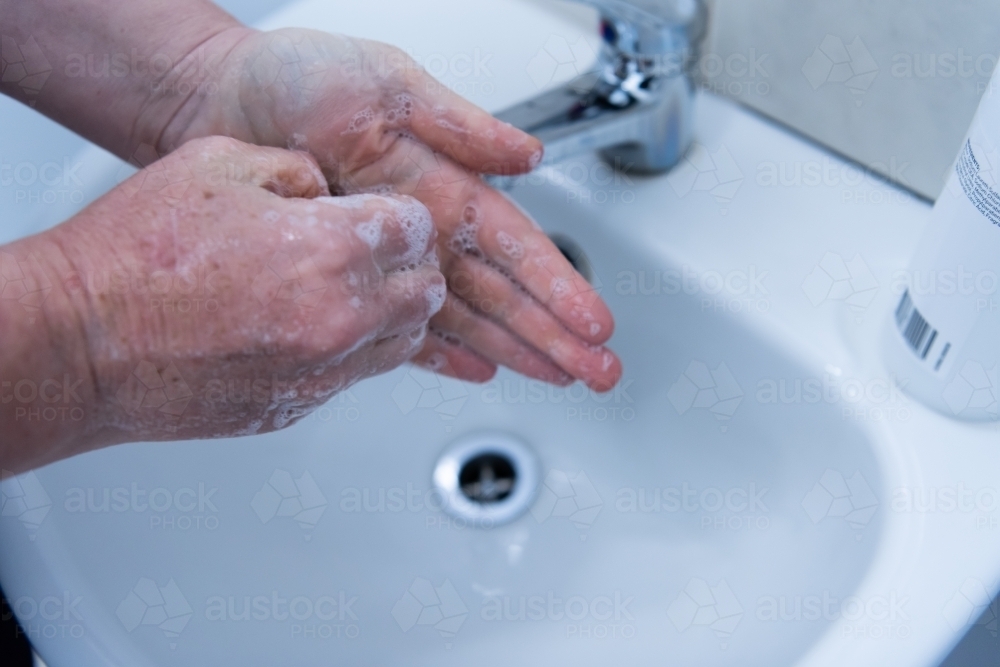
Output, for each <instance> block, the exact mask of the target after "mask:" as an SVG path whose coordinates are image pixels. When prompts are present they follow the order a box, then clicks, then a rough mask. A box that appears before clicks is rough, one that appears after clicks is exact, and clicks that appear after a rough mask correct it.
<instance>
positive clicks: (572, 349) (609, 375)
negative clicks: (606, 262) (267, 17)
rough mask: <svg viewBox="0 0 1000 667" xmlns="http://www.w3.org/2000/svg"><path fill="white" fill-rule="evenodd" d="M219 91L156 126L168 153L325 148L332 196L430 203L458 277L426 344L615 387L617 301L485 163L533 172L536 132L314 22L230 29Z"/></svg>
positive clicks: (480, 364)
mask: <svg viewBox="0 0 1000 667" xmlns="http://www.w3.org/2000/svg"><path fill="white" fill-rule="evenodd" d="M225 40H226V49H228V52H227V53H228V54H227V55H226V57H225V60H224V62H223V65H222V67H221V68H220V74H219V77H218V86H219V91H220V93H219V94H218V95H210V96H204V97H200V98H192V100H191V102H190V103H189V108H185V109H183V110H182V112H181V113H178V114H177V115H176V116H175V118H174V120H173V121H172V122H171V123H170V124H169V125H168V126H167V127H166V128H165V129H164V131H163V133H162V135H161V137H160V145H159V146H158V148H159V149H160V150H170V149H172V148H173V147H174V146H178V145H181V144H182V143H183V142H184V141H186V140H188V139H190V138H192V137H197V136H205V135H211V134H226V135H228V136H231V137H235V138H237V139H241V140H243V141H248V142H252V143H257V144H262V145H269V146H278V147H290V148H294V149H297V150H302V151H307V152H308V153H310V154H311V155H313V156H314V157H315V159H316V160H317V162H318V164H319V166H320V167H321V168H322V170H323V174H324V175H325V177H326V179H327V180H328V182H329V184H330V188H331V190H332V191H333V192H334V194H336V195H351V194H356V193H378V194H388V193H395V194H399V195H410V196H412V197H414V198H416V199H417V200H419V201H420V202H422V203H423V204H424V205H425V206H426V207H427V209H428V210H429V211H430V214H431V216H432V218H433V221H434V225H435V227H436V229H437V234H438V241H437V243H438V245H437V248H438V253H439V256H440V260H441V270H442V272H443V273H444V275H445V277H446V278H447V281H448V292H447V297H446V300H445V303H444V307H443V308H442V309H441V311H440V312H438V313H437V314H436V315H435V316H434V317H433V319H432V320H431V331H430V335H428V337H427V339H426V341H425V342H424V344H423V348H422V349H421V351H420V353H419V354H418V355H417V356H416V357H415V360H416V361H417V362H418V363H422V364H423V365H425V366H428V367H430V368H432V369H434V370H436V371H439V372H443V373H447V374H451V375H454V376H457V377H460V378H465V379H470V380H478V381H483V380H487V379H489V378H490V377H492V375H493V373H494V372H495V369H496V365H497V364H503V365H506V366H509V367H510V368H512V369H514V370H515V371H518V372H521V373H523V374H525V375H528V376H530V377H534V378H538V379H542V380H546V381H549V382H554V383H558V384H569V383H570V382H572V381H573V379H580V380H583V381H584V382H586V383H587V384H588V385H589V386H590V387H592V388H594V389H596V390H600V391H606V390H608V389H610V388H611V387H612V386H614V384H615V383H616V382H617V381H618V379H619V377H620V375H621V363H620V362H619V360H618V358H617V357H616V356H615V355H614V354H613V353H612V352H611V351H610V350H608V349H607V348H606V347H604V346H603V344H604V343H605V342H606V341H607V340H608V339H609V337H610V336H611V334H612V330H613V327H614V322H613V319H612V316H611V314H610V312H609V311H608V309H607V307H606V306H605V305H604V303H603V302H602V300H601V299H600V297H599V296H598V295H597V294H596V292H595V291H594V290H593V289H592V288H591V286H590V285H589V284H588V283H587V281H586V280H585V279H584V278H583V277H582V276H580V275H579V274H578V273H577V272H576V271H575V270H574V269H573V267H572V266H571V265H570V264H569V262H568V261H567V260H566V259H565V258H564V257H563V255H562V253H561V252H560V251H559V250H558V249H557V248H556V247H555V245H554V244H553V243H552V242H551V241H550V240H549V239H548V237H547V236H546V235H545V234H544V233H543V232H542V231H541V230H540V229H539V228H538V227H537V225H535V224H534V223H533V222H532V221H531V220H529V219H528V218H527V217H525V216H524V214H522V213H521V212H520V211H519V210H518V208H517V207H515V206H514V205H513V204H511V203H510V202H509V201H508V200H507V199H506V198H505V197H504V196H503V195H501V194H499V193H498V192H496V191H494V190H492V189H491V188H489V187H487V186H486V185H484V184H483V182H482V180H481V179H480V176H479V175H480V174H483V173H506V174H513V173H522V172H525V171H528V170H530V169H531V168H533V167H534V166H535V165H536V164H537V163H538V161H539V159H540V158H541V154H542V153H541V146H540V144H539V142H538V141H537V140H536V139H534V138H532V137H530V136H529V135H526V134H524V133H522V132H520V131H519V130H516V129H515V128H512V127H511V126H509V125H506V124H504V123H501V122H499V121H497V120H496V119H494V118H492V117H491V116H490V115H489V114H487V113H485V112H484V111H482V110H481V109H479V108H478V107H475V106H474V105H472V104H471V103H469V102H467V101H465V100H463V99H462V98H460V97H459V96H457V95H456V94H454V93H453V92H451V91H449V90H448V89H447V88H445V87H444V86H443V85H442V84H440V83H438V82H437V81H435V80H434V79H433V78H432V77H430V76H429V75H428V74H427V73H426V72H425V71H424V70H423V69H422V68H420V67H419V66H418V65H416V64H415V63H414V62H413V61H412V60H411V59H410V58H409V57H408V56H406V55H405V54H404V53H403V52H402V51H400V50H398V49H396V48H394V47H391V46H388V45H385V44H381V43H378V42H372V41H367V40H361V39H353V38H348V37H343V36H338V35H330V34H327V33H322V32H317V31H311V30H304V29H286V30H278V31H275V32H267V33H260V32H255V31H246V32H245V33H244V34H242V35H240V36H239V38H238V39H235V40H234V36H233V32H232V31H228V32H227V33H226V34H225Z"/></svg>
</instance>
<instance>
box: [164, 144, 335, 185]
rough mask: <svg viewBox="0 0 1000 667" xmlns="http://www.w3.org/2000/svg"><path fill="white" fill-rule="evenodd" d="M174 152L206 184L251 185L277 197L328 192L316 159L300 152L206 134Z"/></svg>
mask: <svg viewBox="0 0 1000 667" xmlns="http://www.w3.org/2000/svg"><path fill="white" fill-rule="evenodd" d="M178 154H179V155H180V156H181V157H182V158H183V160H184V164H186V165H193V169H194V170H195V171H200V172H202V175H203V176H204V181H205V183H207V184H208V185H214V184H218V185H253V186H256V187H259V188H263V189H265V190H268V191H269V192H272V193H274V194H276V195H279V196H281V197H303V198H312V197H318V196H320V195H327V194H330V190H329V188H328V187H327V183H326V178H325V177H324V176H323V172H322V170H321V169H320V168H319V165H318V164H317V163H316V160H315V159H313V158H312V156H310V155H308V154H307V153H303V152H300V151H289V150H284V149H281V148H270V147H263V146H253V145H251V144H246V143H243V142H242V141H237V140H236V139H230V138H228V137H206V138H202V139H195V140H192V141H189V142H187V143H186V144H184V146H182V147H181V149H180V150H179V151H178Z"/></svg>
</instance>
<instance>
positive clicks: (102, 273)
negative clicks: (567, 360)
mask: <svg viewBox="0 0 1000 667" xmlns="http://www.w3.org/2000/svg"><path fill="white" fill-rule="evenodd" d="M220 165H224V166H231V165H242V166H246V167H248V168H246V169H242V170H239V171H238V172H236V173H239V174H241V176H240V178H239V179H237V180H233V181H228V180H226V181H219V180H218V179H212V178H211V174H212V173H213V172H214V171H215V169H216V167H218V166H220ZM162 167H163V169H165V170H166V171H167V172H168V173H171V172H174V173H181V172H183V173H184V174H186V175H188V174H189V175H191V178H190V180H189V182H188V185H187V186H186V187H184V188H182V189H177V188H169V187H163V181H162V180H160V179H156V178H151V175H150V174H149V173H148V172H147V171H141V172H139V173H138V174H136V175H135V176H133V177H132V178H130V179H129V180H127V181H126V182H125V183H123V184H122V185H121V186H120V187H118V188H116V189H115V190H113V191H111V192H110V193H108V194H107V195H105V196H104V197H102V198H101V199H99V200H98V201H96V202H95V203H94V204H92V205H91V206H89V207H87V209H85V210H84V211H83V212H81V213H80V214H79V215H77V216H75V217H74V218H72V219H71V220H69V221H68V222H66V223H64V224H62V225H60V226H59V227H57V228H55V229H54V230H52V231H50V232H46V233H45V234H42V235H39V236H36V237H32V238H29V239H26V240H24V241H22V242H19V243H17V244H12V246H8V247H6V248H5V252H7V251H11V252H15V253H17V254H18V256H27V255H29V254H34V255H36V256H40V257H41V258H42V259H43V263H44V265H45V266H46V267H47V270H46V275H47V276H49V278H50V282H52V283H54V284H56V285H57V289H56V290H54V293H53V294H51V295H49V296H50V298H48V299H47V300H46V308H47V309H49V312H50V313H51V314H52V316H53V318H54V317H56V316H59V317H60V320H61V321H67V320H68V321H73V322H75V323H77V325H78V326H79V329H78V331H77V332H76V333H75V338H76V345H75V346H74V347H73V348H72V351H73V352H74V353H75V354H74V356H75V357H76V358H77V361H76V364H75V366H76V368H75V369H74V370H73V373H72V375H73V377H80V378H86V379H87V383H86V385H85V386H82V387H81V388H80V389H79V390H78V392H79V393H80V394H81V395H86V396H87V399H86V401H85V403H84V411H85V414H86V419H85V421H82V422H76V423H73V424H71V425H70V426H71V428H70V429H68V430H67V431H66V432H63V433H49V434H47V435H48V437H49V438H50V439H51V440H56V441H58V442H59V443H60V451H61V450H62V448H65V449H71V448H73V447H76V448H78V449H77V451H79V450H80V449H87V448H90V447H93V446H98V445H107V444H112V443H116V442H128V441H139V440H173V439H189V438H212V437H227V436H234V435H241V434H247V433H263V432H266V431H271V430H275V429H277V428H282V427H284V426H287V425H288V424H289V423H293V422H294V421H295V420H297V419H298V418H301V417H302V416H304V415H306V414H308V413H309V412H311V411H312V410H313V409H315V408H316V407H318V406H319V405H321V404H322V403H323V402H325V401H326V400H328V399H329V398H330V397H331V396H332V395H333V394H335V393H336V392H338V391H340V390H342V389H345V388H347V387H349V386H350V385H352V384H353V383H355V382H357V381H358V380H360V379H363V378H365V377H369V376H371V375H375V374H378V373H381V372H384V371H386V370H389V369H391V368H395V367H396V366H398V365H399V364H401V363H403V362H405V361H406V360H407V359H409V358H410V357H412V356H413V355H414V354H416V353H417V352H418V351H419V350H420V349H421V347H422V345H423V341H424V337H425V334H426V331H427V320H428V318H429V317H430V316H431V315H433V314H434V313H435V312H436V311H437V310H439V309H440V307H441V297H440V295H441V294H442V293H443V290H444V285H445V281H444V277H443V276H442V275H441V274H440V272H439V271H438V269H437V266H436V262H434V261H428V262H425V263H422V264H420V265H419V266H417V267H415V268H406V267H404V266H403V265H402V264H401V263H400V262H402V261H403V259H402V258H403V257H405V256H406V254H407V251H408V250H409V249H410V248H411V242H410V239H408V238H406V234H405V232H404V230H403V228H402V227H401V226H400V225H399V224H398V220H397V217H398V212H399V211H400V210H408V209H409V210H412V209H413V207H421V204H419V202H416V201H415V200H413V199H411V198H408V197H403V196H395V197H392V198H387V197H367V198H364V200H363V201H361V202H356V203H354V204H351V205H345V206H336V205H330V204H324V205H322V206H317V205H315V204H311V203H310V198H313V197H316V196H318V195H326V194H328V191H327V187H326V183H325V181H322V180H319V179H317V178H316V173H317V172H316V170H315V164H314V163H313V162H312V158H310V157H309V156H308V155H306V154H304V153H293V152H290V151H285V150H280V149H273V148H259V147H255V146H250V145H247V144H242V143H240V142H238V141H235V140H233V139H226V138H221V137H214V138H209V139H199V140H194V141H192V142H189V143H188V144H186V145H185V146H184V147H182V148H181V149H180V150H178V151H176V152H174V153H172V154H171V155H169V156H167V157H166V158H164V159H163V161H162ZM279 190H280V191H281V192H283V193H284V194H285V196H284V197H283V196H280V195H277V194H274V191H279ZM351 199H353V198H350V197H349V198H347V200H351ZM307 207H312V209H311V210H315V213H316V216H318V218H322V220H323V221H324V223H326V224H323V225H309V224H308V223H307V222H306V221H307V220H308V219H310V217H312V216H309V215H308V211H307V210H306V209H307ZM376 217H377V218H379V219H380V220H382V221H383V222H382V225H383V234H382V236H381V238H380V239H379V242H378V244H376V245H375V246H374V247H373V246H370V245H368V244H366V243H365V242H364V241H363V240H362V239H361V238H360V236H359V235H358V233H357V228H358V227H359V226H364V225H366V224H370V223H371V220H373V219H374V218H376ZM318 218H317V220H318ZM426 224H427V226H428V229H427V233H426V234H425V235H424V236H423V239H424V240H423V243H424V247H423V248H422V249H421V250H422V252H423V253H425V254H427V253H431V254H433V248H434V243H435V235H434V230H433V226H432V225H431V223H430V220H429V218H427V222H426ZM276 271H277V273H276ZM278 274H281V275H278ZM348 276H353V278H352V279H349V278H348ZM182 303H187V304H189V306H188V309H187V310H183V309H182V308H181V307H180V305H179V304H182ZM191 304H196V306H195V307H194V308H191ZM10 317H11V313H10V311H9V310H8V311H5V312H3V313H0V322H5V321H7V320H8V319H9V318H10ZM0 330H2V326H0ZM67 351H69V350H67ZM8 368H9V367H8V365H7V364H6V363H5V368H4V371H5V377H7V375H6V373H7V372H8ZM150 369H152V370H150ZM173 375H176V377H177V378H179V379H178V380H177V382H175V383H174V385H173V386H172V387H171V386H170V383H169V382H168V380H169V378H170V377H172V376H173ZM35 377H37V376H35ZM43 377H44V376H43ZM56 377H59V376H58V375H56ZM149 377H152V379H153V381H154V383H156V382H159V381H160V380H161V379H162V380H163V381H164V382H167V384H168V389H167V390H166V392H165V393H166V398H167V399H175V401H174V402H172V403H170V404H168V405H166V406H165V409H159V408H160V407H164V406H152V407H150V406H149V405H148V404H147V405H144V404H143V401H144V400H150V401H151V400H152V399H144V397H143V395H142V393H143V391H144V389H143V387H142V386H139V385H138V384H137V382H139V380H141V379H143V378H147V379H148V378H149ZM147 385H148V383H147ZM146 394H149V392H148V391H147V392H146ZM185 399H187V400H185ZM171 406H172V407H171ZM9 417H11V415H10V414H9V413H8V411H0V429H4V430H6V427H9V428H10V429H12V431H7V432H8V433H9V432H14V433H18V432H20V431H22V430H23V429H25V426H26V425H24V424H23V422H20V421H18V420H13V423H9V424H6V425H4V424H3V420H4V419H5V418H7V419H9ZM28 430H29V432H28V433H24V434H23V435H24V436H25V441H29V440H30V439H31V435H32V433H31V432H30V431H31V429H30V428H29V429H28ZM81 433H83V434H84V435H85V437H83V438H81ZM4 442H5V444H3V445H0V453H2V454H3V457H4V465H5V466H8V468H7V469H18V468H26V467H30V466H35V465H38V464H40V463H45V462H47V461H49V460H51V459H52V453H53V450H52V449H49V450H47V451H34V452H31V451H25V450H11V449H9V447H8V444H6V443H8V442H9V441H7V440H6V439H5V441H4ZM18 442H20V441H15V442H10V444H11V445H14V446H17V444H18Z"/></svg>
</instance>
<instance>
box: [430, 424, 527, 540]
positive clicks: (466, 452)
mask: <svg viewBox="0 0 1000 667" xmlns="http://www.w3.org/2000/svg"><path fill="white" fill-rule="evenodd" d="M434 487H435V489H436V490H437V492H438V493H440V494H441V500H442V509H443V510H444V511H445V512H447V513H448V514H450V515H452V516H453V517H455V518H456V519H464V520H466V521H468V523H469V525H470V526H472V527H475V528H492V527H493V526H499V525H500V524H504V523H507V522H509V521H513V520H514V519H516V518H517V517H519V516H521V515H522V514H523V513H524V512H525V511H526V510H527V509H528V508H529V507H531V503H532V502H533V501H534V500H535V493H536V491H537V490H538V461H537V460H536V458H535V455H534V453H533V452H532V451H531V450H530V449H529V448H528V447H527V445H525V444H524V443H523V442H522V441H521V440H519V439H518V438H515V437H514V436H512V435H510V434H507V433H500V432H487V433H473V434H470V435H467V436H464V437H462V438H459V439H458V440H456V441H455V442H453V443H452V444H451V445H450V446H449V447H448V449H447V450H445V452H444V454H442V455H441V458H440V459H438V462H437V465H436V466H435V467H434Z"/></svg>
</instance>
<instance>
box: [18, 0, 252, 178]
mask: <svg viewBox="0 0 1000 667" xmlns="http://www.w3.org/2000/svg"><path fill="white" fill-rule="evenodd" d="M0 26H2V28H3V30H2V33H3V37H2V40H3V45H2V46H3V56H4V63H3V64H4V73H3V77H2V79H3V81H2V82H0V92H3V93H5V94H7V95H9V96H11V97H13V98H15V99H17V100H19V101H21V102H24V103H26V104H31V105H32V106H34V108H35V109H37V110H38V111H40V112H42V113H44V114H45V115H47V116H49V117H50V118H52V119H53V120H55V121H56V122H58V123H60V124H62V125H65V126H66V127H68V128H70V129H72V130H74V131H75V132H77V133H79V134H81V135H82V136H84V137H86V138H87V139H90V140H91V141H94V142H95V143H97V144H99V145H101V146H103V147H105V148H107V149H108V150H110V151H112V152H114V153H115V154H117V155H119V156H120V157H123V158H126V159H128V158H130V157H132V156H133V154H134V153H135V151H136V149H137V148H138V147H139V146H141V145H143V144H145V145H148V146H151V147H153V148H154V149H156V150H157V151H159V152H161V154H162V153H163V152H166V151H168V150H172V149H173V148H176V146H164V145H162V140H163V137H162V135H163V131H164V128H166V127H167V126H168V125H169V124H171V123H173V124H174V125H175V126H176V125H178V124H179V125H188V124H189V123H197V122H198V120H197V114H196V110H197V108H198V106H199V104H200V103H201V102H202V100H203V98H204V97H206V96H210V95H213V94H219V89H218V86H216V85H213V84H214V83H215V82H216V80H217V75H218V72H217V69H218V67H219V66H220V64H221V62H222V60H223V59H224V57H225V56H226V54H227V53H228V52H229V51H230V50H231V49H232V48H233V47H234V46H235V45H236V44H237V43H238V42H239V41H240V39H242V37H244V36H245V35H246V34H247V32H248V31H247V30H246V29H245V28H243V27H242V26H241V25H240V23H239V22H238V21H237V20H236V19H234V18H233V17H232V16H230V15H228V14H226V13H225V12H224V11H222V10H221V9H219V8H218V7H217V6H215V5H214V4H212V3H211V2H209V1H208V0H132V1H129V2H109V1H107V0H36V1H28V0H0ZM185 116H190V121H188V120H187V119H186V118H185Z"/></svg>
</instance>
